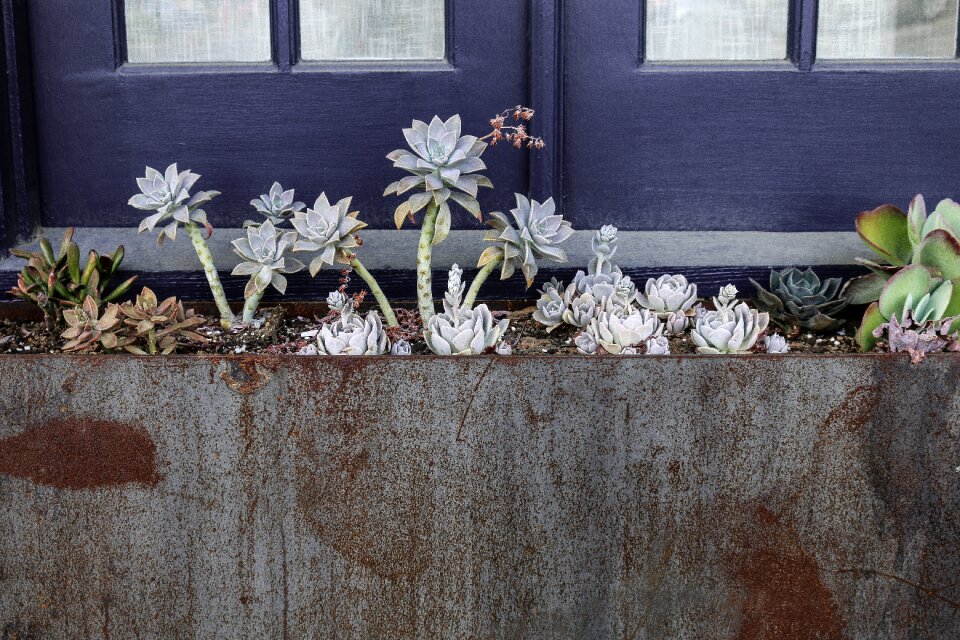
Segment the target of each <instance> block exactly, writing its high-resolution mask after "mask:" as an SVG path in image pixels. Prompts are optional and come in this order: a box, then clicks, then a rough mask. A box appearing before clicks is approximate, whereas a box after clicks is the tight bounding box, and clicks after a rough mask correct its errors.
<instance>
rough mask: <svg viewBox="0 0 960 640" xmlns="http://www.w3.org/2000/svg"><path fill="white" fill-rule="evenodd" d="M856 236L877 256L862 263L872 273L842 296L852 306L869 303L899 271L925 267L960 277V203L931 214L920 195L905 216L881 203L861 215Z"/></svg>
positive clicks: (855, 281) (948, 204)
mask: <svg viewBox="0 0 960 640" xmlns="http://www.w3.org/2000/svg"><path fill="white" fill-rule="evenodd" d="M857 233H858V234H860V238H861V239H862V240H863V241H864V243H865V244H866V245H867V246H868V247H869V248H870V249H871V250H872V251H873V252H874V253H875V254H876V255H877V260H867V259H862V258H861V259H859V260H858V261H859V262H860V263H861V264H863V265H864V266H866V267H867V268H869V269H870V271H871V272H872V273H870V274H869V275H866V276H863V277H861V278H854V279H853V280H850V281H849V282H847V284H846V286H845V287H844V290H843V292H842V294H841V297H843V298H844V299H846V300H847V301H848V302H849V303H850V304H868V303H870V302H875V301H877V300H879V298H880V291H881V290H882V288H883V286H884V284H885V283H886V281H887V280H889V279H890V277H891V276H892V275H893V274H894V273H896V272H897V271H898V270H899V269H900V268H901V267H905V266H908V265H918V264H919V265H925V266H927V267H931V268H933V269H936V270H937V272H939V276H940V277H942V278H943V279H945V280H953V279H956V278H960V204H957V203H956V202H954V201H953V200H942V201H941V202H940V203H939V204H938V205H937V208H936V209H935V210H934V212H933V213H932V214H930V215H929V216H928V215H927V207H926V202H925V201H924V199H923V196H921V195H918V196H916V197H915V198H914V199H913V200H912V201H911V202H910V207H909V209H908V211H907V213H904V212H903V211H901V210H900V209H898V208H897V207H895V206H893V205H883V206H881V207H878V208H876V209H874V210H872V211H865V212H863V213H861V214H860V215H859V216H857Z"/></svg>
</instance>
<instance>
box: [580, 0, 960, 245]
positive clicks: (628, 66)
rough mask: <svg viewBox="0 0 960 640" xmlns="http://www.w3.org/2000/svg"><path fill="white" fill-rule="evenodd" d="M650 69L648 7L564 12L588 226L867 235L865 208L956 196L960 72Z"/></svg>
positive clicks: (607, 0) (810, 6) (808, 47)
mask: <svg viewBox="0 0 960 640" xmlns="http://www.w3.org/2000/svg"><path fill="white" fill-rule="evenodd" d="M798 8H799V9H801V11H800V12H799V16H800V18H801V19H802V21H803V22H804V24H805V26H801V27H800V28H799V36H797V37H798V38H799V39H798V40H797V42H796V43H795V45H796V47H799V60H798V64H800V66H801V67H803V66H804V65H805V64H808V63H807V62H805V61H809V64H810V65H812V70H811V71H809V72H805V71H801V70H799V69H798V68H797V67H796V66H795V65H794V64H793V63H792V62H790V61H785V62H783V63H780V64H758V65H746V64H743V65H737V66H734V65H727V66H723V65H713V66H704V65H700V66H689V65H688V66H669V65H662V64H661V65H653V64H650V63H645V64H642V65H640V66H639V67H638V66H637V59H638V58H639V57H641V56H640V54H639V52H638V46H637V34H638V33H641V26H640V24H639V22H638V20H639V18H640V12H638V11H637V0H595V1H594V2H577V1H568V2H566V3H565V12H566V16H565V25H566V35H565V41H566V46H565V52H566V57H565V62H564V64H565V70H566V88H565V93H564V95H565V105H564V118H565V123H566V129H565V139H564V140H565V146H564V162H565V171H564V184H565V187H564V188H565V191H566V194H567V200H566V205H567V206H566V214H567V216H568V217H569V218H570V219H571V220H572V221H573V224H574V226H575V227H579V228H587V227H591V226H596V224H597V223H598V222H600V221H609V222H613V223H616V224H617V225H618V226H619V227H621V228H624V229H637V230H690V229H700V230H705V231H706V230H771V231H772V230H777V231H832V230H844V231H848V230H851V229H852V225H853V219H854V217H855V216H856V214H857V213H858V212H859V211H862V210H864V209H868V208H872V207H874V206H876V204H877V203H880V202H886V201H891V202H896V203H900V204H902V205H905V204H906V203H907V202H908V201H909V199H910V198H911V197H912V196H913V195H914V194H916V193H920V192H923V193H925V194H926V195H927V196H928V200H934V201H935V200H936V199H938V198H942V197H947V196H956V195H958V194H957V189H958V186H957V184H958V183H957V175H960V154H957V153H956V151H955V149H956V147H957V146H958V144H960V118H958V117H957V115H956V113H957V103H958V99H960V65H958V64H957V63H956V62H955V61H950V62H944V63H936V64H933V63H931V64H917V65H897V64H890V65H866V64H859V65H856V66H845V65H829V66H827V65H822V64H813V60H814V55H815V51H814V47H813V45H814V38H815V22H816V11H815V5H814V3H812V2H807V1H806V0H803V2H801V4H800V5H798Z"/></svg>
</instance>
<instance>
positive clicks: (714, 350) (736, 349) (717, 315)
mask: <svg viewBox="0 0 960 640" xmlns="http://www.w3.org/2000/svg"><path fill="white" fill-rule="evenodd" d="M736 295H737V289H736V287H734V286H733V285H727V286H725V287H723V288H722V289H721V290H720V294H719V295H718V296H717V297H716V298H714V300H713V301H714V305H715V306H716V310H714V311H700V312H699V313H697V315H696V317H695V318H694V322H693V330H692V331H691V334H690V337H691V338H692V339H693V342H694V344H696V345H697V351H699V352H700V353H708V354H718V353H746V352H747V351H749V350H750V349H752V348H753V346H754V345H755V344H756V343H757V338H759V337H760V334H761V333H763V332H764V331H766V329H767V325H768V324H769V322H770V316H769V314H767V313H760V312H758V311H757V310H756V309H751V308H750V307H749V306H747V304H746V303H745V302H740V303H738V302H737V299H736Z"/></svg>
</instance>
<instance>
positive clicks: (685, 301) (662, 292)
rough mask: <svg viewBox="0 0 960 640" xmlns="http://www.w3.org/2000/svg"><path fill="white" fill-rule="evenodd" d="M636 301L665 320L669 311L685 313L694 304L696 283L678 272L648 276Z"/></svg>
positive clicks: (695, 300)
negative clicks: (655, 276)
mask: <svg viewBox="0 0 960 640" xmlns="http://www.w3.org/2000/svg"><path fill="white" fill-rule="evenodd" d="M734 296H736V293H734ZM637 302H639V303H640V306H641V307H644V308H645V309H650V310H651V311H654V312H656V313H657V315H659V316H660V319H661V320H666V319H667V317H668V316H669V315H670V314H671V313H675V312H678V311H679V312H682V313H686V312H687V311H689V310H690V309H691V308H692V307H693V305H694V304H696V302H697V285H695V284H691V283H689V282H687V279H686V278H685V277H684V276H682V275H679V274H678V275H669V274H665V275H662V276H660V277H659V278H656V279H654V278H650V279H649V280H647V284H646V286H644V288H643V291H642V292H640V293H638V294H637Z"/></svg>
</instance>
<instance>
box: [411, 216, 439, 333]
mask: <svg viewBox="0 0 960 640" xmlns="http://www.w3.org/2000/svg"><path fill="white" fill-rule="evenodd" d="M438 213H440V206H439V205H438V204H437V203H436V202H434V201H433V200H431V201H430V204H428V205H427V212H426V213H425V214H424V216H423V226H422V227H421V228H420V244H418V245H417V304H418V306H419V308H420V319H421V320H422V321H423V326H424V327H426V326H427V320H429V319H430V317H431V316H433V288H432V287H433V277H432V272H431V266H430V260H431V257H432V256H433V234H434V232H435V231H436V228H437V214H438Z"/></svg>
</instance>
